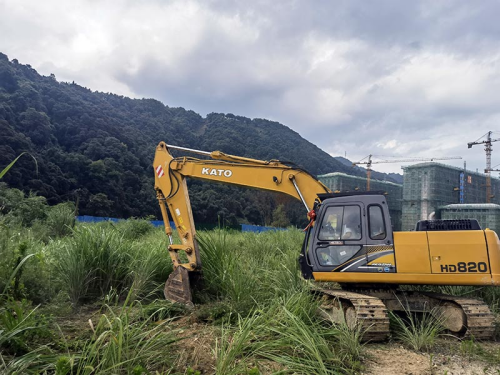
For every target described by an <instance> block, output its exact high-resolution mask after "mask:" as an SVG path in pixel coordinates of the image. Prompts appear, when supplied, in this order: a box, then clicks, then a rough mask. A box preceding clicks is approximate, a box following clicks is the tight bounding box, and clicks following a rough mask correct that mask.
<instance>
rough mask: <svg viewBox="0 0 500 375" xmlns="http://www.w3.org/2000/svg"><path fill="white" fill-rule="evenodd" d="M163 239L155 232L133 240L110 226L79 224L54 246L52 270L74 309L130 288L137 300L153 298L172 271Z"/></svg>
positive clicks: (160, 234)
mask: <svg viewBox="0 0 500 375" xmlns="http://www.w3.org/2000/svg"><path fill="white" fill-rule="evenodd" d="M164 237H165V236H164V234H163V233H161V232H160V231H159V230H156V231H154V233H153V232H152V233H151V234H150V235H149V236H147V237H142V238H140V239H139V240H138V241H133V240H130V239H127V238H125V236H124V233H123V231H121V230H119V229H117V228H115V227H114V226H113V225H80V226H77V227H76V229H75V230H74V231H73V234H72V236H70V237H69V238H67V239H65V240H64V241H61V242H59V243H56V244H55V246H53V247H52V249H51V253H52V255H53V257H54V259H55V261H54V264H55V271H56V273H57V274H58V276H59V277H60V279H61V281H62V285H63V286H64V287H65V289H66V291H67V293H68V296H69V298H70V300H71V302H72V303H73V305H75V306H76V305H78V304H81V303H82V302H85V301H89V300H94V299H96V298H100V297H103V296H105V295H106V294H107V293H108V292H109V291H110V290H111V289H114V290H116V291H118V292H119V293H125V294H126V293H128V291H129V290H130V288H131V287H132V285H134V293H135V295H134V297H135V298H144V297H147V296H151V295H155V293H156V294H157V293H158V292H159V290H160V289H161V285H162V284H163V283H164V282H165V280H166V279H167V277H168V274H169V273H170V272H171V271H172V265H171V262H170V259H169V257H168V253H167V250H166V242H165V238H164Z"/></svg>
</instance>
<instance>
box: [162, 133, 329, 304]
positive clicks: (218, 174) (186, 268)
mask: <svg viewBox="0 0 500 375" xmlns="http://www.w3.org/2000/svg"><path fill="white" fill-rule="evenodd" d="M169 149H177V150H182V151H187V152H191V153H197V154H201V155H203V156H204V157H205V158H206V159H198V158H193V157H185V156H184V157H173V156H172V155H171V153H170V151H169ZM288 164H289V163H285V162H280V161H278V160H270V161H263V160H256V159H250V158H244V157H238V156H233V155H227V154H224V153H222V152H220V151H213V152H205V151H198V150H192V149H187V148H183V147H176V146H170V145H167V144H165V142H160V143H159V144H158V146H157V147H156V153H155V159H154V163H153V167H154V169H155V190H156V195H157V198H158V202H159V204H160V209H161V213H162V217H163V221H164V222H165V232H166V234H167V236H168V238H169V241H170V244H169V246H168V251H169V255H170V257H171V259H172V263H173V266H174V272H173V273H172V274H171V275H170V277H169V280H168V281H167V283H166V285H165V297H166V298H167V299H169V300H173V301H176V302H180V303H184V304H186V305H190V304H192V302H191V289H190V274H191V275H194V274H197V273H198V274H199V271H201V268H202V266H201V260H200V254H199V250H198V244H197V242H196V229H195V225H194V220H193V214H192V211H191V203H190V201H189V194H188V189H187V184H186V177H189V178H195V179H201V180H207V181H213V182H219V183H224V184H231V185H238V186H245V187H250V188H256V189H261V190H267V191H274V192H279V193H284V194H287V195H289V196H292V197H294V198H296V199H298V200H300V201H301V202H302V203H303V204H304V206H305V208H306V210H307V213H308V217H309V219H310V220H311V222H312V221H313V220H314V216H315V213H314V210H313V208H314V204H315V202H319V201H320V200H319V198H318V194H319V193H328V192H330V191H329V190H328V188H327V187H326V186H325V185H323V184H322V183H321V182H320V181H318V180H317V179H316V178H315V177H313V176H312V175H311V174H309V173H308V172H306V171H305V170H303V169H301V168H299V167H296V166H293V165H288ZM167 210H168V211H169V212H170V216H171V217H172V220H173V222H174V224H175V227H176V229H177V232H178V234H179V237H180V241H181V243H180V244H174V241H173V237H172V228H171V226H170V221H169V218H168V215H167ZM182 253H184V254H185V257H183V256H181V254H182ZM183 258H185V259H187V261H186V260H185V259H184V260H183Z"/></svg>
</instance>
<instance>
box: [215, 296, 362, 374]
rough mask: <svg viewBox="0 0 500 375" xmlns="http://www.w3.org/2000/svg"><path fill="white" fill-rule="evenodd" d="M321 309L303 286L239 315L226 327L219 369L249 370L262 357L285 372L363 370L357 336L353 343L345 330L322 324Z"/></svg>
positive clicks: (218, 350)
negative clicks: (299, 289) (247, 313)
mask: <svg viewBox="0 0 500 375" xmlns="http://www.w3.org/2000/svg"><path fill="white" fill-rule="evenodd" d="M317 308H318V302H317V301H315V300H314V299H313V296H312V295H311V294H310V293H309V292H308V291H306V290H303V291H301V292H297V293H292V294H289V295H286V296H283V297H281V298H279V299H277V300H275V301H274V303H272V304H271V305H267V306H262V308H261V309H257V310H255V311H254V312H253V313H252V314H250V315H249V316H248V317H246V318H241V317H240V318H239V319H238V323H237V325H236V326H235V327H233V328H232V329H227V328H226V329H223V332H222V335H221V338H220V340H219V343H218V346H217V348H216V370H217V371H216V373H224V374H245V373H249V372H250V371H251V369H253V368H254V365H255V364H258V363H259V361H267V362H272V363H275V364H277V365H278V367H279V368H281V369H282V371H283V373H296V374H337V373H339V372H351V371H356V370H359V368H360V362H359V360H360V352H361V344H360V343H359V340H358V341H357V343H356V345H355V346H353V345H352V344H353V342H352V341H349V342H346V340H345V339H346V336H345V332H342V330H343V329H344V328H339V327H336V326H332V325H326V324H324V323H323V322H322V321H321V320H319V319H318V317H317V315H316V310H317ZM351 337H352V336H351Z"/></svg>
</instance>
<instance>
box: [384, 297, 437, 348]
mask: <svg viewBox="0 0 500 375" xmlns="http://www.w3.org/2000/svg"><path fill="white" fill-rule="evenodd" d="M400 303H401V304H402V306H403V310H404V316H403V317H402V316H400V315H398V314H397V313H395V312H392V311H390V312H389V318H390V321H391V326H392V328H393V329H392V331H393V334H394V337H395V338H396V339H398V340H401V341H402V342H403V343H404V344H405V345H406V346H408V347H409V348H411V349H413V350H417V351H420V350H424V351H429V350H431V349H432V348H433V347H434V345H435V343H436V339H437V338H438V336H439V335H441V334H442V333H443V331H444V324H443V323H444V317H443V316H442V313H441V312H440V310H439V309H437V308H436V309H433V310H431V311H429V312H427V311H426V312H423V313H420V314H417V313H414V312H412V311H410V308H409V307H408V306H405V302H404V301H400Z"/></svg>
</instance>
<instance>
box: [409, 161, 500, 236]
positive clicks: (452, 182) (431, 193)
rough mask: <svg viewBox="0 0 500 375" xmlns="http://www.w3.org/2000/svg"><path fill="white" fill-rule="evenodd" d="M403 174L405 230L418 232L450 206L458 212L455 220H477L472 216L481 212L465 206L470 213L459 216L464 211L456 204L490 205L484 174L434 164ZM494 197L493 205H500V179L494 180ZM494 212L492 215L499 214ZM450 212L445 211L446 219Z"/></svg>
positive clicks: (413, 167)
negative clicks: (418, 226) (421, 223)
mask: <svg viewBox="0 0 500 375" xmlns="http://www.w3.org/2000/svg"><path fill="white" fill-rule="evenodd" d="M403 171H404V174H403V178H404V181H403V199H402V228H401V229H402V230H413V229H415V224H416V223H417V222H418V221H419V220H426V219H428V218H429V215H430V214H431V213H433V212H434V213H436V212H437V211H438V209H439V208H440V207H442V206H447V205H450V204H451V205H453V209H454V210H455V212H454V214H455V216H454V218H466V217H468V218H475V217H473V216H470V215H473V214H474V215H476V214H477V215H479V212H478V211H477V212H476V211H473V210H472V211H471V210H469V208H470V207H469V208H466V207H468V206H465V205H464V206H463V208H464V209H466V210H469V211H464V212H463V213H462V215H459V212H458V211H459V210H460V209H461V208H460V207H455V205H456V204H464V203H485V202H487V200H486V183H487V180H486V175H485V174H483V173H478V172H472V171H469V170H464V169H461V168H456V167H452V166H449V165H445V164H441V163H434V162H431V163H420V164H415V165H411V166H407V167H403ZM491 195H492V197H491V202H492V203H496V204H498V203H500V180H499V179H497V178H491ZM482 209H483V208H481V210H482ZM492 210H493V211H491V212H490V213H489V214H491V215H496V214H497V213H498V211H497V210H496V209H492ZM450 212H451V211H449V210H448V211H446V210H445V209H444V210H443V211H442V213H443V215H444V216H446V215H449V214H450ZM481 212H482V211H481ZM442 218H443V219H444V218H447V217H442ZM480 224H481V223H480ZM483 225H484V224H483Z"/></svg>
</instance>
